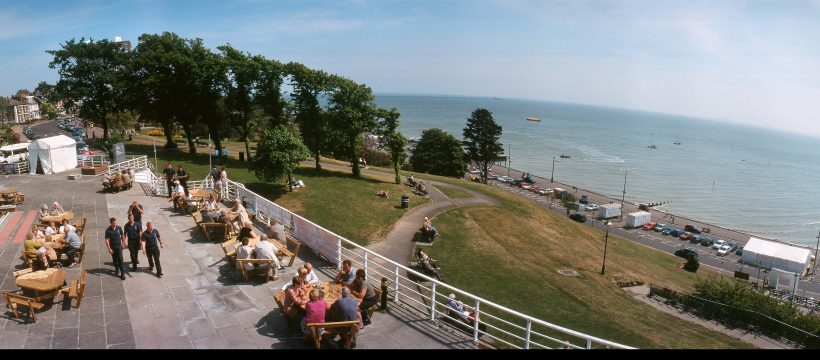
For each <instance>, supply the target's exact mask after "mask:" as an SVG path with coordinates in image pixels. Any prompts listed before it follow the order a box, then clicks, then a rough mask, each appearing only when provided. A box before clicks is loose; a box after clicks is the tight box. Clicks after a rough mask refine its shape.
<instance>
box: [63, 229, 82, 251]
mask: <svg viewBox="0 0 820 360" xmlns="http://www.w3.org/2000/svg"><path fill="white" fill-rule="evenodd" d="M65 241H66V242H68V246H71V247H72V248H75V249H79V248H80V245H81V240H80V235H77V233H75V232H73V231H69V232H68V235H66V237H65Z"/></svg>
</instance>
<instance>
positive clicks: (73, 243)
mask: <svg viewBox="0 0 820 360" xmlns="http://www.w3.org/2000/svg"><path fill="white" fill-rule="evenodd" d="M63 234H65V243H66V246H65V254H66V255H67V256H68V259H69V260H70V261H71V264H70V265H68V267H74V266H75V265H77V261H76V260H74V255H75V254H76V253H78V252H79V251H80V247H81V246H82V239H81V238H80V235H77V233H76V232H74V231H73V230H71V229H70V228H66V229H65V232H63Z"/></svg>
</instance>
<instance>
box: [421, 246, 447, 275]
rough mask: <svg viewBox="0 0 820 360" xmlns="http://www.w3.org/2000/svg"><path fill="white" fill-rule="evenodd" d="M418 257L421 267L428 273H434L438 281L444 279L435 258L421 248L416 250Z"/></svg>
mask: <svg viewBox="0 0 820 360" xmlns="http://www.w3.org/2000/svg"><path fill="white" fill-rule="evenodd" d="M416 259H417V260H418V262H419V266H420V267H422V268H423V269H425V270H427V271H428V273H430V274H433V275H434V276H435V277H436V279H437V280H438V281H442V279H441V274H439V272H438V266H437V265H436V262H435V260H433V259H432V258H431V257H429V256H427V254H425V253H424V251H422V250H421V249H418V250H417V251H416Z"/></svg>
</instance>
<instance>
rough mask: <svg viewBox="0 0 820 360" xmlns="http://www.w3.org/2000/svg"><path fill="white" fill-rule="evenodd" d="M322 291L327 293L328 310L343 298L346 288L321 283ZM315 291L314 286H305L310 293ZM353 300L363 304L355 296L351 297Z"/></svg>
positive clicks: (331, 283)
mask: <svg viewBox="0 0 820 360" xmlns="http://www.w3.org/2000/svg"><path fill="white" fill-rule="evenodd" d="M319 285H320V290H321V291H322V292H324V293H325V302H326V303H327V308H328V309H330V306H331V305H333V303H335V302H336V300H339V299H341V298H342V288H343V287H344V286H343V285H342V284H337V283H335V282H332V281H320V282H319ZM312 289H313V285H311V284H307V285H305V290H307V292H308V293H310V290H312ZM350 296H351V297H352V298H354V299H356V300H357V301H358V302H359V305H361V303H362V299H359V298H357V297H355V296H353V295H350ZM301 307H302V309H304V308H305V306H304V305H302V306H301Z"/></svg>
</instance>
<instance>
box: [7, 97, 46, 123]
mask: <svg viewBox="0 0 820 360" xmlns="http://www.w3.org/2000/svg"><path fill="white" fill-rule="evenodd" d="M39 118H40V104H39V103H38V102H37V100H36V99H34V96H30V95H21V96H20V98H19V99H9V106H8V107H7V108H6V122H8V123H12V124H25V123H29V122H31V121H32V120H37V119H39Z"/></svg>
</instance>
